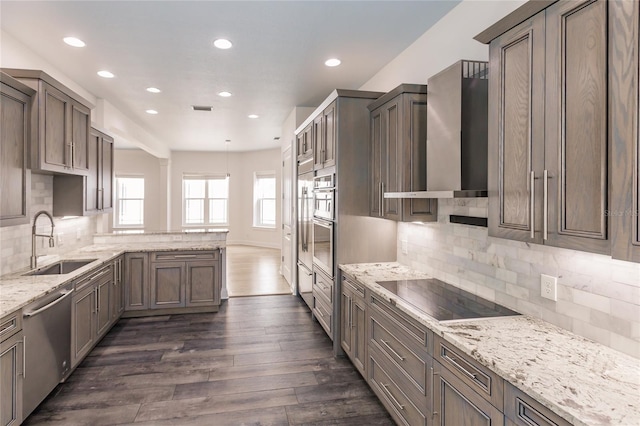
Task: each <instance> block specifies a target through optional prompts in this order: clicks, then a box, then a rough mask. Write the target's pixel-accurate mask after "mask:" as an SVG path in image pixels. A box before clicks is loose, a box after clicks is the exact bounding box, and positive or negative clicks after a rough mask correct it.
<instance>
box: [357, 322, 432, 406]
mask: <svg viewBox="0 0 640 426" xmlns="http://www.w3.org/2000/svg"><path fill="white" fill-rule="evenodd" d="M369 318H370V322H369V330H371V331H370V332H369V334H370V336H371V337H370V344H371V345H373V346H376V347H377V348H378V349H379V350H380V351H381V352H382V353H383V354H385V355H386V356H387V357H388V359H389V360H391V361H393V362H394V363H395V364H397V365H398V367H399V368H400V369H401V370H402V372H403V373H404V374H405V375H406V376H407V379H408V380H407V382H408V383H411V386H413V387H415V390H416V392H418V393H419V394H421V395H426V394H427V363H426V361H425V360H426V359H428V358H429V355H428V354H427V353H426V350H425V351H422V352H420V351H415V350H412V349H411V348H410V347H409V346H407V345H406V344H405V342H402V341H400V340H398V338H397V337H396V335H398V333H397V332H396V330H394V327H393V325H392V324H391V322H389V321H385V319H384V318H380V315H379V314H378V315H375V314H374V315H371V316H370V317H369ZM410 346H414V345H410Z"/></svg>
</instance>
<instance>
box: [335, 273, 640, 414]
mask: <svg viewBox="0 0 640 426" xmlns="http://www.w3.org/2000/svg"><path fill="white" fill-rule="evenodd" d="M340 268H341V269H342V270H343V271H344V272H345V273H347V274H349V275H351V276H353V277H354V278H356V279H357V280H358V281H359V282H361V283H362V284H364V285H366V286H367V287H369V288H370V289H371V290H372V291H374V292H375V293H376V294H378V295H379V296H381V297H383V298H385V299H386V300H387V301H390V302H391V303H394V304H395V305H396V306H397V307H398V308H399V309H400V310H402V311H404V312H406V313H407V314H409V315H411V316H412V317H413V318H415V319H416V320H418V321H420V322H421V323H422V324H424V325H425V326H427V327H428V328H430V329H431V330H433V332H434V333H436V334H438V335H440V336H442V338H443V339H445V340H446V341H448V342H449V343H451V344H453V345H455V346H456V347H457V348H458V349H460V350H462V351H463V352H465V353H466V354H467V355H469V356H470V357H472V358H473V359H475V360H477V361H478V362H479V363H481V364H482V365H484V366H485V367H487V368H489V369H490V370H492V371H494V372H495V373H496V374H498V375H500V376H501V377H502V378H504V379H505V380H506V381H507V382H509V383H511V384H512V385H514V386H515V387H517V388H519V389H521V390H522V391H524V392H525V393H527V394H528V395H530V396H531V397H532V398H534V399H535V400H537V401H538V402H540V403H541V404H543V405H544V406H546V407H548V408H549V409H550V410H552V411H553V412H555V413H556V414H558V415H559V416H561V417H562V418H564V419H565V420H567V421H568V422H570V423H572V424H575V425H585V426H586V425H595V424H597V425H640V409H639V408H638V406H639V404H638V401H639V400H640V361H639V360H637V359H635V358H633V357H631V356H628V355H625V354H623V353H621V352H617V351H614V350H613V349H611V348H608V347H606V346H604V345H601V344H599V343H595V342H593V341H591V340H588V339H585V338H583V337H581V336H578V335H576V334H574V333H571V332H570V331H567V330H564V329H562V328H559V327H556V326H554V325H552V324H550V323H547V322H545V321H543V320H540V319H536V318H532V317H528V316H524V315H521V316H514V317H499V318H488V319H478V320H462V321H444V322H439V321H436V320H435V319H433V318H431V317H429V316H428V315H426V314H424V313H423V312H421V311H420V310H418V309H416V308H415V307H413V306H412V305H411V304H409V303H407V302H405V301H403V300H402V299H400V298H399V297H397V296H396V295H395V294H393V293H391V292H389V291H387V290H386V289H384V288H383V287H381V286H380V285H378V284H376V281H388V280H401V279H415V278H430V277H429V276H428V275H427V274H424V273H421V272H417V271H414V270H411V269H410V268H407V267H406V266H404V265H401V264H399V263H395V262H394V263H365V264H354V265H340Z"/></svg>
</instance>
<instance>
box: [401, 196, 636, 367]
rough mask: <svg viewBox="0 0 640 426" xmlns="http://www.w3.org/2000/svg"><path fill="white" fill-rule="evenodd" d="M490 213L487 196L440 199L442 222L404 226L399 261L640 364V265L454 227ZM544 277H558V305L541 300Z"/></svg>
mask: <svg viewBox="0 0 640 426" xmlns="http://www.w3.org/2000/svg"><path fill="white" fill-rule="evenodd" d="M487 207H488V201H487V199H486V198H477V199H472V198H469V199H454V200H438V222H437V223H427V224H412V223H401V224H398V261H399V262H401V263H403V264H406V265H408V266H411V267H412V268H414V269H417V270H420V271H424V272H427V273H429V274H430V275H432V276H433V277H435V278H438V279H440V280H442V281H446V282H448V283H450V284H453V285H455V286H458V287H461V288H463V289H465V290H467V291H470V292H472V293H474V294H478V295H480V296H482V297H484V298H485V299H489V300H491V301H495V302H497V303H500V304H502V305H504V306H506V307H508V308H511V309H514V310H516V311H518V312H520V313H523V314H527V315H531V316H534V317H538V318H542V319H544V320H545V321H548V322H550V323H553V324H555V325H558V326H560V327H563V328H565V329H568V330H571V331H573V332H574V333H577V334H580V335H582V336H585V337H587V338H589V339H593V340H595V341H597V342H599V343H602V344H604V345H607V346H609V347H611V348H613V349H616V350H619V351H621V352H624V353H627V354H629V355H632V356H634V357H636V358H640V264H636V263H631V262H623V261H618V260H613V259H611V257H610V256H603V255H599V254H592V253H585V252H579V251H575V250H567V249H560V248H555V247H548V246H542V245H537V244H527V243H523V242H519V241H510V240H505V239H501V238H494V237H489V236H488V233H487V228H482V227H475V226H469V225H459V224H454V223H449V215H452V214H454V215H466V216H478V217H486V216H487ZM404 240H406V241H407V242H408V254H403V253H402V249H401V247H402V244H401V241H404ZM540 274H548V275H553V276H557V277H558V301H557V302H554V301H552V300H547V299H544V298H542V297H541V296H540Z"/></svg>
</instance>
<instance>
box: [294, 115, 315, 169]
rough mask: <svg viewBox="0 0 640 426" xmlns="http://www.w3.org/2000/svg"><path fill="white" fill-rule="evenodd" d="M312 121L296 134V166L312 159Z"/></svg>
mask: <svg viewBox="0 0 640 426" xmlns="http://www.w3.org/2000/svg"><path fill="white" fill-rule="evenodd" d="M312 125H313V123H310V124H309V125H308V126H307V127H306V128H305V129H304V130H303V131H302V132H300V134H298V135H297V136H296V145H297V149H298V151H297V152H298V166H300V165H301V164H303V163H306V162H308V161H312V160H313V138H312V137H311V131H312Z"/></svg>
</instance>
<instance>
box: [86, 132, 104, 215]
mask: <svg viewBox="0 0 640 426" xmlns="http://www.w3.org/2000/svg"><path fill="white" fill-rule="evenodd" d="M100 143H101V136H100V133H98V132H96V131H94V130H92V131H91V135H90V137H89V143H88V144H87V153H88V157H87V161H88V169H89V170H88V174H87V177H86V180H85V185H84V188H85V194H84V203H85V207H84V209H85V211H87V212H95V211H98V210H99V209H100V204H99V195H100V194H99V188H100V186H99V178H98V175H99V173H100V167H99V162H100Z"/></svg>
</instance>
